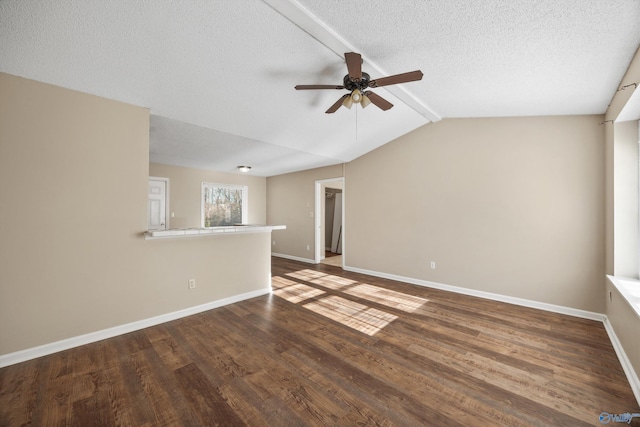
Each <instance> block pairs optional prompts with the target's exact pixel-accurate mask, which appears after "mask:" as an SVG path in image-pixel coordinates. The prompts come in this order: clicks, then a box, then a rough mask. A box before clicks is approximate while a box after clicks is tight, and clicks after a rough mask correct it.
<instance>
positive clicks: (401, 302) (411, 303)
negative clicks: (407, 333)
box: [344, 284, 429, 313]
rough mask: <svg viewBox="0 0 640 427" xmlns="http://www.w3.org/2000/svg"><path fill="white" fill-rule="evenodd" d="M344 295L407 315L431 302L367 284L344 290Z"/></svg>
mask: <svg viewBox="0 0 640 427" xmlns="http://www.w3.org/2000/svg"><path fill="white" fill-rule="evenodd" d="M344 293H345V294H349V295H353V296H356V297H358V298H362V299H366V300H368V301H372V302H376V303H378V304H382V305H386V306H387V307H392V308H396V309H398V310H402V311H406V312H407V313H413V312H414V311H416V310H417V309H419V308H420V307H422V305H423V304H424V303H426V302H429V300H428V299H425V298H420V297H416V296H414V295H409V294H405V293H402V292H396V291H392V290H390V289H385V288H381V287H379V286H374V285H367V284H362V285H357V286H354V287H352V288H349V289H346V290H344Z"/></svg>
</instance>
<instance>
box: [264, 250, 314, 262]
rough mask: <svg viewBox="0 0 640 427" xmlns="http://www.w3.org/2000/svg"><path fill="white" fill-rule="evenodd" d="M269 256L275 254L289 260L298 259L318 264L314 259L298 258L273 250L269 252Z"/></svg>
mask: <svg viewBox="0 0 640 427" xmlns="http://www.w3.org/2000/svg"><path fill="white" fill-rule="evenodd" d="M271 256H277V257H278V258H284V259H290V260H291V261H300V262H305V263H307V264H318V263H317V262H316V261H315V260H313V259H309V258H300V257H297V256H293V255H285V254H277V253H275V252H271Z"/></svg>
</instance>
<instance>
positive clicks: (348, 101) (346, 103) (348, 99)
mask: <svg viewBox="0 0 640 427" xmlns="http://www.w3.org/2000/svg"><path fill="white" fill-rule="evenodd" d="M342 105H344V106H345V107H347V108H349V109H350V108H351V106H352V105H353V99H351V97H350V96H347V97H346V98H345V99H344V101H342Z"/></svg>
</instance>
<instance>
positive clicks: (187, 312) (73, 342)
mask: <svg viewBox="0 0 640 427" xmlns="http://www.w3.org/2000/svg"><path fill="white" fill-rule="evenodd" d="M270 292H271V288H267V289H259V290H257V291H251V292H246V293H244V294H239V295H234V296H232V297H228V298H223V299H220V300H216V301H212V302H208V303H206V304H202V305H197V306H195V307H189V308H186V309H184V310H179V311H174V312H172V313H167V314H161V315H160V316H155V317H151V318H148V319H143V320H139V321H136V322H132V323H127V324H124V325H120V326H114V327H113V328H108V329H103V330H101V331H96V332H90V333H88V334H84V335H80V336H77V337H72V338H67V339H64V340H61V341H56V342H52V343H50V344H44V345H41V346H38V347H33V348H28V349H25V350H20V351H16V352H14V353H8V354H3V355H0V368H3V367H5V366H9V365H14V364H16V363H20V362H25V361H27V360H31V359H35V358H38V357H42V356H46V355H48V354H53V353H57V352H59V351H63V350H68V349H70V348H73V347H78V346H81V345H84V344H90V343H92V342H96V341H101V340H104V339H107V338H113V337H115V336H118V335H122V334H127V333H129V332H133V331H137V330H140V329H144V328H148V327H150V326H155V325H159V324H161V323H165V322H169V321H171V320H176V319H180V318H182V317H186V316H191V315H194V314H198V313H202V312H203V311H207V310H211V309H214V308H218V307H222V306H225V305H229V304H233V303H236V302H240V301H244V300H247V299H251V298H255V297H259V296H262V295H266V294H268V293H270Z"/></svg>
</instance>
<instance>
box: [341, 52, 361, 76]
mask: <svg viewBox="0 0 640 427" xmlns="http://www.w3.org/2000/svg"><path fill="white" fill-rule="evenodd" d="M344 59H345V60H346V61H347V70H349V78H350V79H352V80H358V81H360V80H362V56H360V54H359V53H355V52H347V53H345V54H344Z"/></svg>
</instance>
